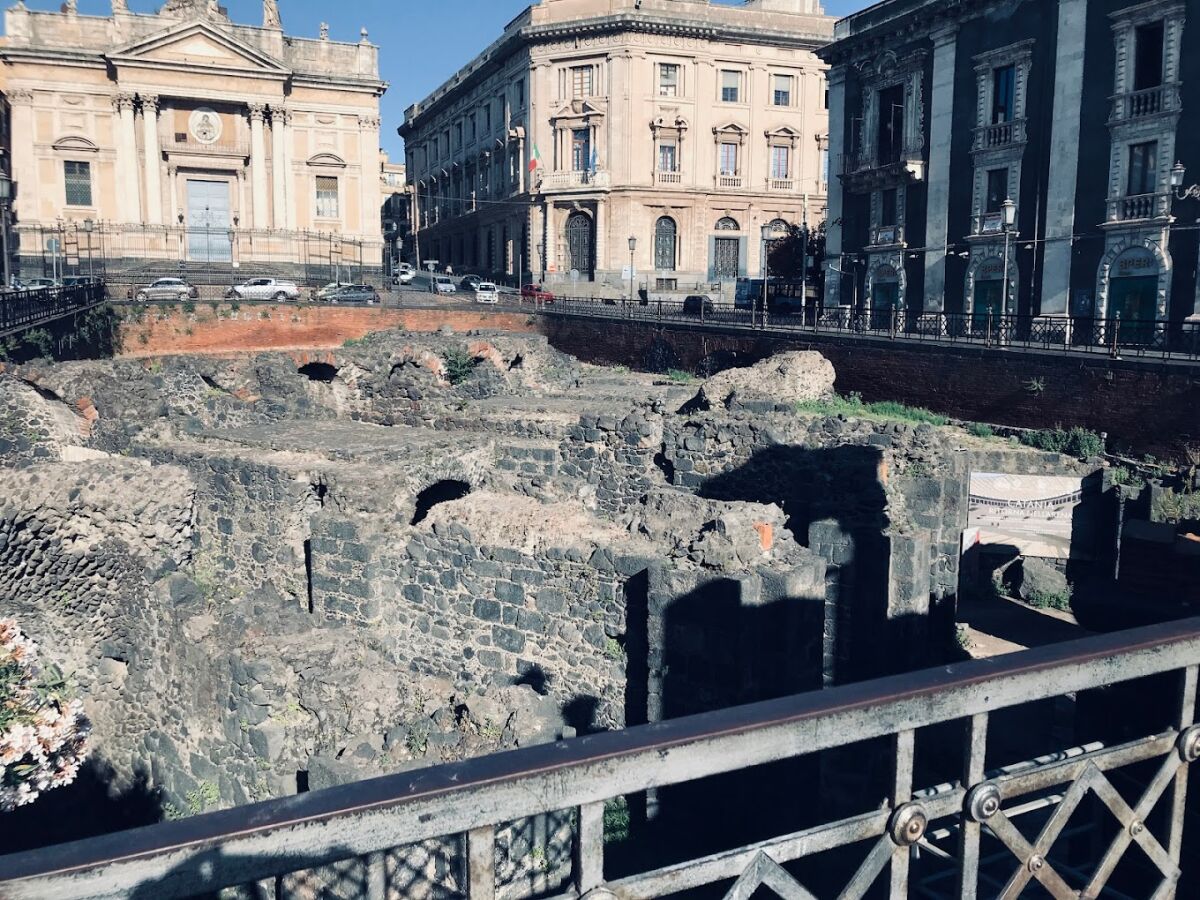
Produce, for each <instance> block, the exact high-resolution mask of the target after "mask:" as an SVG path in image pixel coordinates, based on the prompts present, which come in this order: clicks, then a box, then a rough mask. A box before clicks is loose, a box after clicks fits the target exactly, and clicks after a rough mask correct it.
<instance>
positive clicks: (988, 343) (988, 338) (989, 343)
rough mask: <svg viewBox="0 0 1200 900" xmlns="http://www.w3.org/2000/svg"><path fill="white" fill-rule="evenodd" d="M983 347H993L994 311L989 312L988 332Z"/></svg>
mask: <svg viewBox="0 0 1200 900" xmlns="http://www.w3.org/2000/svg"><path fill="white" fill-rule="evenodd" d="M983 345H984V346H985V347H990V346H992V311H991V310H990V309H989V310H988V312H987V331H986V332H984V338H983Z"/></svg>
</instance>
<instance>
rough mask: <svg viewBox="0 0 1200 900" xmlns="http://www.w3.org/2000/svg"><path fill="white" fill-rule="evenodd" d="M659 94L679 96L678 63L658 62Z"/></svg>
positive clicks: (662, 95) (661, 95)
mask: <svg viewBox="0 0 1200 900" xmlns="http://www.w3.org/2000/svg"><path fill="white" fill-rule="evenodd" d="M658 96H660V97H678V96H679V66H678V64H676V63H659V64H658Z"/></svg>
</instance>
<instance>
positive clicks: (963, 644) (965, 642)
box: [954, 625, 975, 650]
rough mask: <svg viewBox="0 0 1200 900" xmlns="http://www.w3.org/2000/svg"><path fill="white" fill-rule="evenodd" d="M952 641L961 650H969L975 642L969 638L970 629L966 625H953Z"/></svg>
mask: <svg viewBox="0 0 1200 900" xmlns="http://www.w3.org/2000/svg"><path fill="white" fill-rule="evenodd" d="M954 642H955V643H956V644H958V646H959V648H960V649H962V650H970V649H971V648H972V647H974V646H975V642H974V641H972V640H971V629H969V628H967V626H966V625H955V626H954Z"/></svg>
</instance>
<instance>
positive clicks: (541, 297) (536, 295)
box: [521, 284, 554, 303]
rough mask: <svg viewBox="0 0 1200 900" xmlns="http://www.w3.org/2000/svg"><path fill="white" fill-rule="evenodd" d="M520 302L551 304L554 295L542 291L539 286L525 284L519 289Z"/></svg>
mask: <svg viewBox="0 0 1200 900" xmlns="http://www.w3.org/2000/svg"><path fill="white" fill-rule="evenodd" d="M521 299H522V300H533V301H534V302H540V303H553V302H554V295H553V294H552V293H550V292H549V291H547V290H544V289H543V288H542V286H541V285H540V284H527V285H525V286H524V287H523V288H521Z"/></svg>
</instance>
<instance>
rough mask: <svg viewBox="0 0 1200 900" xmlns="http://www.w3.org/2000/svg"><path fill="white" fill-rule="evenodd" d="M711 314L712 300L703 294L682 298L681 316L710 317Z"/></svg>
mask: <svg viewBox="0 0 1200 900" xmlns="http://www.w3.org/2000/svg"><path fill="white" fill-rule="evenodd" d="M712 313H713V302H712V298H711V297H708V296H705V295H704V294H692V295H691V296H689V297H684V298H683V314H684V315H685V316H711V315H712Z"/></svg>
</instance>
